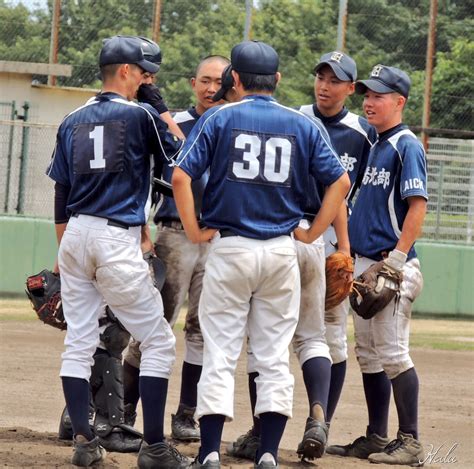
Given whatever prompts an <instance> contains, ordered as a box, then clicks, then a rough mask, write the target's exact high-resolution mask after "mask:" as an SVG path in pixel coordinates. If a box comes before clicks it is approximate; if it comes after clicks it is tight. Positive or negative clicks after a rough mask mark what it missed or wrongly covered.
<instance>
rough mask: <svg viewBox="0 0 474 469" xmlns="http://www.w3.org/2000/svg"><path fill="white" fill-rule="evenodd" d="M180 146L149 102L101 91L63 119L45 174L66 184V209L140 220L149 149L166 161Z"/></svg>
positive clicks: (146, 197) (146, 202)
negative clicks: (145, 102)
mask: <svg viewBox="0 0 474 469" xmlns="http://www.w3.org/2000/svg"><path fill="white" fill-rule="evenodd" d="M180 146H181V142H180V141H179V140H178V139H176V138H175V137H173V135H172V134H170V133H168V132H167V125H166V124H165V123H164V122H163V121H162V120H161V119H160V117H159V114H158V113H157V112H156V111H155V110H154V109H153V108H152V107H151V106H149V105H146V104H141V105H138V104H136V103H134V102H131V101H127V100H126V99H124V98H123V97H121V96H120V95H118V94H115V93H103V94H100V95H98V96H96V97H95V98H91V99H90V100H89V101H88V102H87V103H86V104H85V105H84V106H81V107H80V108H78V109H76V110H75V111H73V112H72V113H71V114H69V115H68V116H66V118H65V119H64V120H63V122H62V123H61V125H60V127H59V130H58V134H57V140H56V147H55V150H54V153H53V157H52V160H51V163H50V165H49V167H48V170H47V175H48V176H49V177H51V178H52V179H54V180H55V181H57V182H59V183H60V184H63V185H65V186H68V187H70V193H69V199H68V202H67V213H68V215H71V214H72V213H79V214H85V215H93V216H97V217H102V218H108V219H111V220H115V221H119V222H122V223H124V224H126V225H130V226H138V225H143V224H145V223H146V221H147V218H148V212H149V209H150V200H151V199H150V189H151V155H152V154H154V155H155V157H156V158H159V159H166V160H167V161H168V160H171V159H172V158H173V157H174V156H176V154H177V152H178V151H179V148H180Z"/></svg>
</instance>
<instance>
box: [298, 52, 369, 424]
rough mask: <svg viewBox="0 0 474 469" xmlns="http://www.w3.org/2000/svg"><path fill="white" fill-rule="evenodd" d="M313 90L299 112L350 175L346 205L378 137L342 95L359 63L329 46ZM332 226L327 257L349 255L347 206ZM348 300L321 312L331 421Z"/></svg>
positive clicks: (342, 365)
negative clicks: (319, 128)
mask: <svg viewBox="0 0 474 469" xmlns="http://www.w3.org/2000/svg"><path fill="white" fill-rule="evenodd" d="M314 73H315V76H316V78H315V81H314V95H315V99H316V102H315V103H314V104H309V105H306V106H302V107H301V108H300V111H302V112H304V113H305V114H308V115H309V116H312V117H317V118H319V119H320V120H321V122H322V123H323V125H324V127H325V128H326V130H327V132H328V133H329V136H330V138H331V143H332V145H333V147H334V149H335V150H336V152H337V154H338V155H339V159H340V160H341V162H342V164H343V165H344V167H345V168H346V170H347V172H348V174H349V177H350V179H351V190H350V191H349V194H348V196H347V203H348V206H349V210H350V208H351V206H352V199H353V197H354V194H355V192H356V191H357V189H358V188H359V187H360V184H361V182H362V178H363V175H364V172H365V168H366V166H367V158H368V155H369V151H370V148H371V147H372V145H373V143H374V142H375V140H376V132H375V129H374V128H373V127H372V126H370V125H369V124H368V122H367V120H366V119H364V118H363V117H361V116H358V115H357V114H354V113H352V112H350V111H349V110H348V109H347V108H346V107H345V106H344V103H345V100H346V99H347V98H348V96H350V95H351V94H353V93H354V82H355V80H356V79H357V66H356V63H355V61H354V60H353V59H352V58H351V57H349V56H348V55H346V54H344V53H342V52H339V51H333V52H329V53H327V54H324V55H323V56H321V58H320V60H319V62H318V63H317V64H316V66H315V68H314ZM342 212H343V213H342V214H341V216H340V217H337V218H336V220H335V221H334V223H333V226H331V227H329V228H328V230H327V231H326V232H325V233H324V242H325V249H326V256H329V255H330V254H332V253H333V252H335V251H336V249H337V250H339V251H342V252H344V253H345V254H347V255H350V244H349V237H348V233H347V221H346V219H345V218H346V217H345V215H346V213H347V212H346V210H345V209H343V210H342ZM348 312H349V299H347V300H345V301H344V302H343V303H341V304H340V305H339V306H336V307H335V308H333V309H331V310H329V311H326V312H325V318H324V322H325V327H326V340H327V344H328V346H329V350H330V353H331V358H332V367H331V385H330V390H329V400H328V406H327V414H326V421H327V422H330V421H331V419H332V417H333V415H334V411H335V409H336V405H337V402H338V400H339V397H340V395H341V391H342V386H343V384H344V378H345V374H346V361H347V332H346V329H347V315H348Z"/></svg>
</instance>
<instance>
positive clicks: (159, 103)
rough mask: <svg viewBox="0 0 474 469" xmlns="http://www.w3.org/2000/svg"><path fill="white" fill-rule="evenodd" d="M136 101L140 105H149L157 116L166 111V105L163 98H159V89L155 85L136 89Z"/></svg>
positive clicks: (146, 85)
mask: <svg viewBox="0 0 474 469" xmlns="http://www.w3.org/2000/svg"><path fill="white" fill-rule="evenodd" d="M137 99H138V101H140V102H141V103H148V104H151V105H152V106H153V107H154V108H155V109H156V110H157V111H158V113H159V114H162V113H164V112H167V111H168V106H167V105H166V103H165V101H164V99H163V96H161V93H160V89H159V88H158V87H157V86H156V85H152V84H145V83H144V84H142V85H140V88H138V92H137Z"/></svg>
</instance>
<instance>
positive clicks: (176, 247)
mask: <svg viewBox="0 0 474 469" xmlns="http://www.w3.org/2000/svg"><path fill="white" fill-rule="evenodd" d="M228 64H229V60H228V59H226V58H225V57H222V56H219V55H212V56H209V57H206V58H204V59H203V60H202V61H201V62H200V63H199V65H198V66H197V69H196V73H195V76H194V77H193V78H192V79H191V86H192V88H193V91H194V94H195V96H196V106H192V107H190V108H189V109H188V110H186V111H182V112H178V113H176V114H175V115H174V119H175V122H176V123H177V125H178V126H179V128H180V130H181V131H182V133H183V134H184V135H186V136H187V135H189V133H190V132H191V129H192V128H193V127H194V125H195V124H196V122H197V121H198V119H199V118H200V116H201V115H202V114H203V113H204V112H205V111H206V110H207V109H210V108H211V107H213V106H216V105H217V104H220V103H222V101H221V102H220V103H219V102H215V101H213V100H212V97H213V96H214V94H215V93H216V92H217V90H218V89H219V87H220V84H221V75H222V71H223V69H224V68H225V67H226V65H228ZM171 175H172V168H171V167H170V166H168V165H164V166H163V179H164V180H165V181H168V182H171ZM206 182H207V174H204V175H203V176H202V177H201V178H200V179H199V180H197V181H195V182H193V186H192V187H193V194H194V199H195V201H196V215H197V216H200V211H201V209H200V207H201V199H202V194H203V192H204V188H205V185H206ZM154 221H155V223H156V224H157V228H158V231H157V238H156V245H155V250H156V253H157V254H158V257H160V259H162V260H163V262H164V263H165V265H166V281H165V284H164V286H163V288H162V290H161V294H162V297H163V304H164V314H165V318H166V319H167V320H168V321H169V323H170V325H171V327H173V326H174V324H175V323H176V320H177V319H178V315H179V312H180V309H181V307H182V306H183V304H184V301H185V299H186V297H187V296H188V313H187V315H186V322H185V332H186V335H185V340H186V343H185V345H186V351H185V358H184V362H183V366H182V373H181V395H180V402H179V407H178V410H177V412H176V414H174V415H172V419H171V434H172V437H173V438H175V439H178V440H184V441H193V440H199V429H198V428H197V424H196V422H195V420H194V412H195V409H196V399H197V383H198V381H199V377H200V375H201V369H202V350H203V340H202V334H201V330H200V328H199V319H198V305H199V297H200V295H201V288H202V278H203V275H204V264H205V261H206V257H207V252H208V248H209V246H208V245H207V244H193V243H191V242H190V241H189V240H188V239H187V238H186V234H185V232H184V229H183V225H182V224H181V222H180V219H179V215H178V212H177V210H176V205H175V203H174V200H173V198H171V197H166V196H162V198H161V200H160V202H159V203H158V210H157V212H156V214H155V217H154ZM138 345H139V344H138V343H137V342H132V343H131V344H130V346H129V349H128V352H127V355H126V357H125V362H124V371H125V405H126V406H130V405H132V406H133V407H136V405H137V402H138V399H139V395H138V385H137V384H135V383H136V382H137V380H138V367H139V364H140V350H139V348H138Z"/></svg>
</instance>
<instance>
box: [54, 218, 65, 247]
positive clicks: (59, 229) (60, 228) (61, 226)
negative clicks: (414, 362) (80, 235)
mask: <svg viewBox="0 0 474 469" xmlns="http://www.w3.org/2000/svg"><path fill="white" fill-rule="evenodd" d="M54 226H55V228H56V239H57V240H58V246H59V245H60V244H61V239H62V238H63V234H64V232H65V231H66V226H67V223H56V224H55V225H54Z"/></svg>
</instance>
